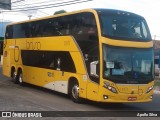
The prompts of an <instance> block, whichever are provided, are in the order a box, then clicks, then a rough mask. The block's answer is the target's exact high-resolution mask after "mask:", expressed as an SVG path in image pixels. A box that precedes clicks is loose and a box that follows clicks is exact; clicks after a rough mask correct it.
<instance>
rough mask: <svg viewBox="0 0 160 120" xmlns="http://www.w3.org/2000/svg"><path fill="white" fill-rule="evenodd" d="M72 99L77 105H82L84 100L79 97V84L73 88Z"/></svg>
mask: <svg viewBox="0 0 160 120" xmlns="http://www.w3.org/2000/svg"><path fill="white" fill-rule="evenodd" d="M70 95H71V99H72V101H73V102H75V103H81V102H82V99H81V98H80V97H79V85H78V83H77V82H74V83H73V84H72V86H71V92H70Z"/></svg>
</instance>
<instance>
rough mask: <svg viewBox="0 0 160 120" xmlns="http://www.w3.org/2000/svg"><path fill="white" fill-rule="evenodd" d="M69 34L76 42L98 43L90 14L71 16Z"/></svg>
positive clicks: (94, 24)
mask: <svg viewBox="0 0 160 120" xmlns="http://www.w3.org/2000/svg"><path fill="white" fill-rule="evenodd" d="M72 18H73V19H72V23H71V25H70V26H71V27H70V29H71V33H72V35H73V36H74V37H75V38H76V40H77V41H78V40H85V41H89V40H95V41H98V32H97V26H96V21H95V17H94V15H93V14H92V13H80V14H76V15H73V16H72Z"/></svg>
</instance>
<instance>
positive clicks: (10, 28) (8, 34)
mask: <svg viewBox="0 0 160 120" xmlns="http://www.w3.org/2000/svg"><path fill="white" fill-rule="evenodd" d="M12 37H13V26H7V27H6V33H5V38H6V39H11V38H12Z"/></svg>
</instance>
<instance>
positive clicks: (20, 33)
mask: <svg viewBox="0 0 160 120" xmlns="http://www.w3.org/2000/svg"><path fill="white" fill-rule="evenodd" d="M22 26H23V25H22V24H17V25H14V26H13V38H25V37H26V35H25V29H24V28H23V27H22Z"/></svg>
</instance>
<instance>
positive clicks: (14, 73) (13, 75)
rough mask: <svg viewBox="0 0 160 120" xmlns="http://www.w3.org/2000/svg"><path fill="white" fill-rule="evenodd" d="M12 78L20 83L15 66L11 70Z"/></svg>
mask: <svg viewBox="0 0 160 120" xmlns="http://www.w3.org/2000/svg"><path fill="white" fill-rule="evenodd" d="M11 79H12V81H13V82H14V83H15V84H17V83H18V81H17V75H16V70H15V69H14V68H12V70H11Z"/></svg>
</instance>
